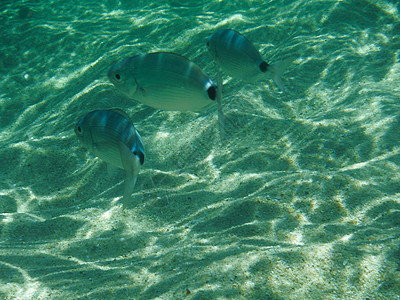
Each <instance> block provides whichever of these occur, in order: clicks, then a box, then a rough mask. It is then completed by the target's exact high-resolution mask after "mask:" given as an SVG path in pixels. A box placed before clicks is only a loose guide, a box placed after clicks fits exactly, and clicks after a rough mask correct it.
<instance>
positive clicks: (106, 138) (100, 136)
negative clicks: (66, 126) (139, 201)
mask: <svg viewBox="0 0 400 300" xmlns="http://www.w3.org/2000/svg"><path fill="white" fill-rule="evenodd" d="M75 134H76V135H77V137H78V139H79V140H80V141H81V143H82V144H83V146H85V147H86V148H87V149H88V150H89V151H91V152H92V153H93V154H94V155H96V156H97V157H99V158H101V159H102V160H104V161H105V162H107V163H109V164H111V165H113V166H116V167H118V168H121V169H124V170H125V171H126V178H125V190H124V199H129V198H130V196H131V194H132V192H133V189H134V187H135V183H136V179H137V176H138V173H139V170H140V167H141V166H142V165H143V162H144V146H143V142H142V139H141V137H140V134H139V132H138V131H137V130H136V129H135V127H134V126H133V124H132V122H131V121H130V119H129V117H128V115H127V114H126V113H125V112H123V111H122V110H118V109H111V110H95V111H92V112H90V113H88V114H87V115H85V116H84V117H82V118H81V119H80V120H79V121H78V123H77V124H76V126H75Z"/></svg>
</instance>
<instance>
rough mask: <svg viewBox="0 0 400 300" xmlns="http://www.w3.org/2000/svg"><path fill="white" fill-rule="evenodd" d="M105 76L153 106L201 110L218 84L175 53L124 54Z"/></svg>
mask: <svg viewBox="0 0 400 300" xmlns="http://www.w3.org/2000/svg"><path fill="white" fill-rule="evenodd" d="M108 78H109V79H110V81H111V82H112V83H113V84H114V85H115V86H116V88H117V89H119V90H120V91H121V92H123V93H124V94H126V95H127V96H128V97H130V98H132V99H135V100H137V101H139V102H141V103H143V104H145V105H148V106H151V107H153V108H156V109H163V110H177V111H187V110H189V111H201V110H203V109H205V108H206V107H208V106H210V105H212V104H213V103H214V102H215V101H214V100H216V97H217V86H216V85H215V84H214V83H213V81H212V80H211V79H210V77H208V75H207V74H206V73H204V72H203V70H202V69H200V67H199V66H197V65H196V64H195V63H194V62H192V61H190V60H188V59H186V58H185V57H183V56H180V55H177V54H174V53H168V52H155V53H147V54H141V55H136V56H133V57H129V58H126V59H124V60H122V61H121V62H119V63H117V64H116V65H114V66H113V67H112V68H111V69H110V70H109V72H108Z"/></svg>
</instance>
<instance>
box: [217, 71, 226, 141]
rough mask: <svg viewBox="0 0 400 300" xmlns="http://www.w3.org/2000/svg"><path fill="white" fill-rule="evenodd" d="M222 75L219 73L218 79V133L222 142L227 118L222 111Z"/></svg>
mask: <svg viewBox="0 0 400 300" xmlns="http://www.w3.org/2000/svg"><path fill="white" fill-rule="evenodd" d="M222 85H223V84H222V75H221V73H220V72H218V77H217V86H218V89H217V105H218V131H219V136H220V138H221V140H223V139H224V138H225V117H224V112H223V111H222Z"/></svg>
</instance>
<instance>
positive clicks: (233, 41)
mask: <svg viewBox="0 0 400 300" xmlns="http://www.w3.org/2000/svg"><path fill="white" fill-rule="evenodd" d="M207 48H208V50H209V52H210V54H211V56H212V57H213V59H214V60H215V61H216V63H217V64H218V65H219V66H220V68H221V69H222V70H223V71H224V72H225V73H226V74H228V75H229V76H231V77H234V78H238V79H241V80H244V81H246V82H254V81H255V80H256V79H258V78H259V77H260V74H262V73H267V74H270V75H271V77H272V79H273V80H274V82H275V83H276V85H277V86H278V87H279V88H280V89H281V90H283V83H282V81H281V78H280V76H281V74H282V71H283V70H282V69H283V65H282V64H281V63H278V64H275V65H270V64H268V63H267V62H266V61H264V59H263V58H262V57H261V55H260V53H259V52H258V50H257V49H256V48H255V47H254V45H253V44H252V43H251V42H250V41H249V40H248V39H247V38H246V37H245V36H244V35H242V34H240V33H239V32H237V31H235V30H232V29H221V30H218V31H217V32H215V33H214V34H212V35H211V36H209V38H208V40H207Z"/></svg>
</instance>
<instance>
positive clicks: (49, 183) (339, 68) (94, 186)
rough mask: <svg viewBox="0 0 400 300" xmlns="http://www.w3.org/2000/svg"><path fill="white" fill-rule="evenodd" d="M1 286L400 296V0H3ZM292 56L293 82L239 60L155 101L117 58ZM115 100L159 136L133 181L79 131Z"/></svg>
mask: <svg viewBox="0 0 400 300" xmlns="http://www.w3.org/2000/svg"><path fill="white" fill-rule="evenodd" d="M0 11H1V13H0V24H1V25H0V26H1V29H2V30H1V39H0V43H1V45H0V47H1V48H0V73H1V78H2V80H1V82H0V112H1V115H0V164H1V165H0V166H1V169H0V170H1V173H0V179H1V180H0V233H1V240H0V298H2V299H183V298H187V299H378V298H379V299H399V298H400V296H399V295H400V246H399V241H400V226H399V225H400V175H399V174H400V146H399V145H400V142H399V141H400V130H399V127H400V117H399V106H400V105H399V96H400V88H399V83H400V64H399V58H398V55H399V46H400V37H399V33H400V5H399V4H398V2H397V1H383V0H382V1H380V0H377V1H316V0H314V1H309V0H301V1H283V0H281V1H250V0H248V1H179V0H176V1H165V2H162V1H153V2H151V3H149V2H148V1H122V2H121V1H111V0H110V1H87V0H86V1H47V2H36V1H18V2H12V1H9V3H7V1H3V2H2V4H0ZM220 28H233V29H235V30H238V31H240V32H242V33H243V34H245V35H246V36H247V37H248V38H249V39H250V40H251V41H253V42H254V44H255V46H256V47H257V48H258V49H259V50H260V52H261V54H262V56H263V57H264V58H265V59H266V60H267V61H268V62H272V63H273V62H276V61H282V60H288V61H291V63H290V64H289V66H288V67H287V70H286V72H285V73H284V84H285V86H286V88H287V90H286V91H285V93H281V92H280V91H279V90H278V89H277V88H276V87H275V85H274V84H273V82H272V81H271V80H269V79H268V78H266V79H265V80H263V81H260V82H258V83H255V84H244V83H243V82H241V81H239V80H235V79H231V78H230V77H228V76H225V77H224V90H223V97H224V99H223V104H224V105H223V109H224V113H225V118H226V126H225V127H226V138H225V140H223V141H221V140H220V138H219V134H218V130H217V127H218V120H217V108H216V106H215V107H213V108H211V109H210V110H208V111H206V112H204V113H202V114H197V113H192V112H185V113H183V112H165V111H157V110H154V109H152V108H149V107H146V106H144V105H141V104H139V103H137V102H135V101H133V100H131V99H129V98H126V97H125V96H123V95H122V94H121V93H119V92H118V91H117V90H116V89H115V87H114V86H112V85H111V83H110V82H109V81H108V78H107V71H108V69H109V68H110V66H111V65H112V64H113V63H114V62H116V61H118V60H120V59H121V58H123V57H125V56H131V55H134V54H138V53H143V52H154V51H172V52H176V53H179V54H181V55H184V56H186V57H188V58H189V59H191V60H193V61H194V62H196V63H197V64H198V65H199V66H201V67H202V68H203V69H204V70H205V71H206V72H207V73H208V74H210V76H211V77H212V78H214V79H215V78H216V74H217V69H216V67H215V65H214V63H213V61H212V60H211V57H210V55H209V54H208V52H207V49H206V46H205V41H206V38H207V37H208V36H209V35H210V34H212V33H213V32H215V31H216V30H218V29H220ZM111 107H118V108H121V109H123V110H125V111H126V112H127V113H128V114H129V115H130V116H131V118H132V120H133V122H134V124H135V126H136V127H137V129H138V130H139V132H140V133H141V135H142V138H143V142H144V144H145V147H146V160H145V164H144V166H143V169H142V170H141V172H140V174H139V178H138V181H137V185H136V188H135V191H134V193H133V195H132V201H131V202H129V203H123V202H122V201H121V196H122V193H123V181H124V173H123V172H122V171H120V170H119V171H113V172H108V171H107V168H106V165H105V163H103V162H102V161H101V160H99V159H97V158H95V157H94V156H93V155H92V154H90V153H89V152H88V151H87V150H85V148H83V147H82V145H81V144H80V143H79V141H78V139H77V138H76V136H75V135H74V132H73V128H74V125H75V123H76V122H77V120H78V119H79V117H81V116H82V115H84V114H86V113H87V112H89V111H91V110H95V109H105V108H111Z"/></svg>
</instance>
